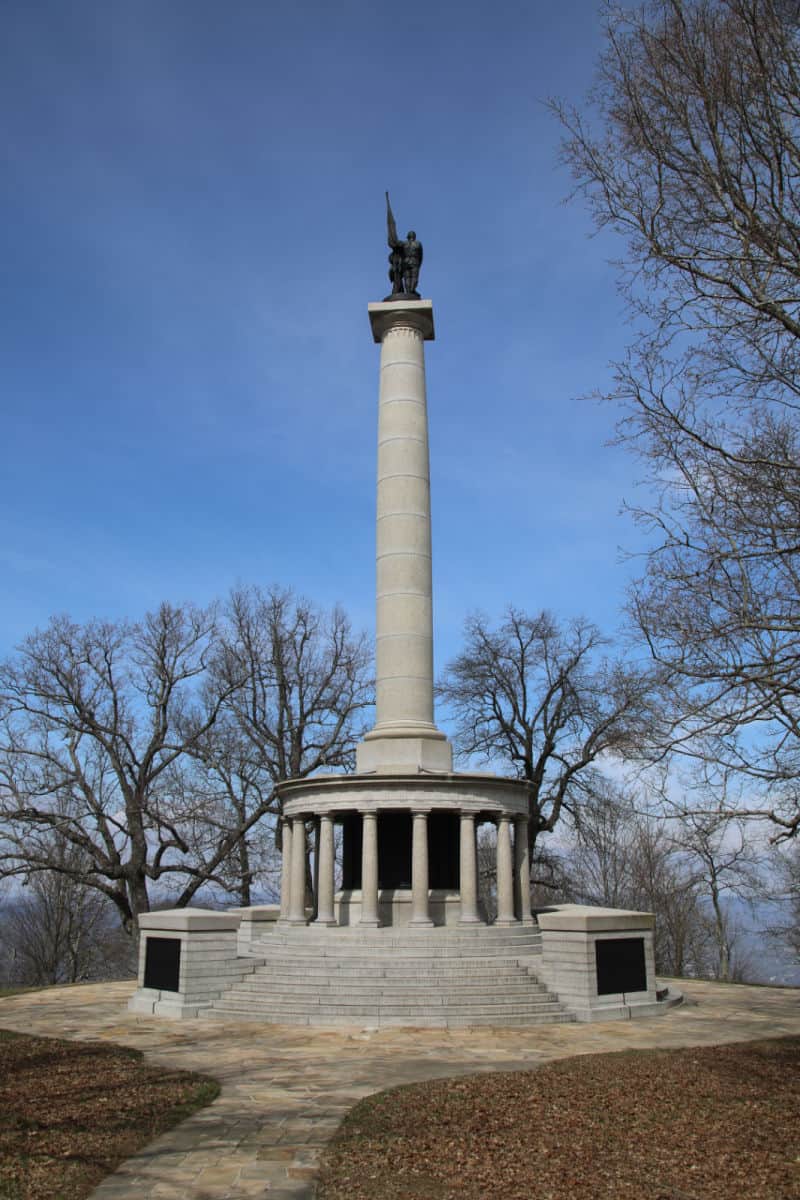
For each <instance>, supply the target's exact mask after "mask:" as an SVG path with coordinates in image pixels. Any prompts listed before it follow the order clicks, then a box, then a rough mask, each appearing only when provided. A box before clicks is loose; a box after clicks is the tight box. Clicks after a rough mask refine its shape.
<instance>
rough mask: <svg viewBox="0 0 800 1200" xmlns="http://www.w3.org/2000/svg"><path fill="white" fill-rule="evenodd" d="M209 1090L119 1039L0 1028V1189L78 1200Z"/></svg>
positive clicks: (6, 1196) (211, 1088) (212, 1085)
mask: <svg viewBox="0 0 800 1200" xmlns="http://www.w3.org/2000/svg"><path fill="white" fill-rule="evenodd" d="M218 1092H219V1087H218V1085H217V1084H216V1082H215V1081H214V1080H211V1079H207V1078H204V1077H203V1076H198V1075H192V1074H189V1073H188V1072H182V1071H169V1070H164V1069H162V1068H158V1067H153V1066H150V1065H147V1064H145V1063H144V1061H143V1059H142V1056H141V1054H140V1053H139V1052H138V1051H135V1050H128V1049H125V1048H124V1047H122V1046H112V1045H107V1044H105V1043H94V1042H88V1043H87V1042H63V1041H58V1040H56V1039H55V1038H33V1037H23V1036H19V1035H17V1034H11V1033H6V1032H3V1031H0V1197H2V1200H52V1198H53V1197H54V1196H58V1197H59V1200H79V1198H80V1197H83V1196H87V1195H88V1194H89V1192H90V1191H91V1190H92V1188H93V1187H94V1186H95V1185H96V1184H97V1183H98V1182H99V1181H100V1179H102V1178H103V1176H104V1175H107V1174H108V1173H109V1172H110V1171H113V1170H114V1168H115V1167H116V1166H117V1165H118V1164H119V1163H120V1162H121V1161H122V1159H124V1158H127V1157H128V1156H129V1155H130V1154H133V1153H134V1151H136V1150H138V1149H139V1147H141V1146H143V1145H145V1144H146V1143H147V1142H149V1141H151V1140H152V1138H154V1137H156V1136H157V1135H158V1134H159V1133H161V1132H163V1130H165V1129H168V1128H169V1127H170V1126H171V1125H174V1124H175V1123H176V1122H177V1121H179V1120H182V1119H183V1117H185V1116H188V1115H189V1114H190V1113H191V1112H194V1111H195V1110H196V1109H197V1108H200V1107H202V1106H203V1105H204V1104H208V1103H210V1101H211V1100H213V1099H214V1097H215V1096H216V1095H217V1094H218Z"/></svg>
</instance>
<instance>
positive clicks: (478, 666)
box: [438, 608, 656, 851]
mask: <svg viewBox="0 0 800 1200" xmlns="http://www.w3.org/2000/svg"><path fill="white" fill-rule="evenodd" d="M606 645H607V642H606V639H604V638H603V637H602V636H601V635H600V633H599V631H598V630H597V629H596V628H595V626H594V625H591V624H589V622H587V621H582V620H576V621H572V622H571V623H569V624H567V625H565V626H563V627H562V626H560V625H559V624H558V623H557V622H556V620H555V619H554V618H553V617H552V616H551V615H550V614H549V613H546V612H543V613H539V614H538V615H536V616H529V615H527V614H526V613H524V612H521V611H519V610H518V609H514V608H509V609H508V611H507V612H506V614H505V616H504V618H503V620H502V621H501V622H500V624H499V625H498V626H497V628H492V627H491V626H490V624H489V622H488V621H487V619H486V618H485V617H483V616H473V617H470V618H469V619H468V621H467V623H466V647H465V649H464V650H463V651H462V653H461V654H460V655H459V656H458V657H457V658H456V659H454V660H453V661H452V662H451V663H449V664H448V666H447V667H446V669H445V671H444V674H443V676H442V679H441V680H440V682H439V685H438V692H439V695H440V696H441V697H442V698H443V699H444V701H445V702H446V704H447V705H448V706H449V708H450V711H451V713H452V716H453V718H454V721H455V724H456V735H455V745H456V749H457V750H458V751H459V752H460V753H461V754H462V755H467V756H475V757H477V758H479V759H480V760H482V761H484V762H486V763H493V764H497V765H499V766H505V767H506V769H509V768H510V770H511V771H513V773H514V774H515V775H516V776H517V777H518V778H520V779H525V780H527V782H528V783H529V784H530V818H531V820H530V844H531V850H532V851H533V850H534V848H535V845H536V839H537V838H538V836H539V835H540V834H541V833H545V832H548V833H549V832H551V831H552V830H553V829H554V828H555V827H556V825H557V823H558V821H559V818H560V817H561V814H562V810H563V809H566V810H567V811H570V812H574V811H575V809H576V807H577V806H578V805H579V804H580V803H581V802H582V800H583V799H584V798H585V796H586V794H587V788H588V786H589V784H590V783H591V782H592V780H593V778H594V776H595V775H596V767H595V764H596V763H597V761H598V759H601V758H602V757H603V756H607V755H626V754H631V755H632V754H634V753H635V752H636V751H637V748H638V747H639V746H640V745H641V744H642V742H643V740H644V735H645V734H648V735H649V734H650V726H651V723H652V721H653V720H655V719H656V708H655V704H654V690H653V683H652V680H651V678H650V677H649V676H648V675H647V674H646V673H643V672H640V671H638V670H636V669H635V668H634V667H631V666H626V665H625V664H623V663H622V662H621V661H612V660H609V659H607V658H605V657H603V655H602V651H603V650H604V648H605V647H606Z"/></svg>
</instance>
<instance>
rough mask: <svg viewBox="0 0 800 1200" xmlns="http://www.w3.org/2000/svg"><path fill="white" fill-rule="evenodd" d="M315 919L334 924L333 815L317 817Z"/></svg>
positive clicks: (317, 923) (322, 922)
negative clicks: (316, 898)
mask: <svg viewBox="0 0 800 1200" xmlns="http://www.w3.org/2000/svg"><path fill="white" fill-rule="evenodd" d="M318 828H319V834H318V840H317V847H318V859H319V861H318V864H317V867H318V880H319V882H318V885H317V897H318V900H317V919H316V921H315V922H314V924H315V925H335V924H336V917H335V915H334V911H333V817H331V816H329V815H327V814H324V815H323V816H321V817H320V819H319V826H318Z"/></svg>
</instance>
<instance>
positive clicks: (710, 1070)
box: [318, 1038, 800, 1200]
mask: <svg viewBox="0 0 800 1200" xmlns="http://www.w3.org/2000/svg"><path fill="white" fill-rule="evenodd" d="M318 1194H319V1197H320V1200H488V1198H490V1197H491V1198H493V1200H494V1198H496V1200H612V1197H613V1200H633V1198H634V1197H635V1198H636V1200H641V1197H643V1196H646V1197H648V1200H738V1198H742V1200H744V1198H745V1197H746V1198H747V1200H792V1198H797V1197H800V1038H783V1039H776V1040H774V1041H759V1042H748V1043H744V1044H739V1045H729V1046H712V1047H705V1048H702V1049H690V1050H665V1051H646V1052H645V1051H642V1052H631V1053H624V1054H601V1055H591V1056H586V1057H581V1058H573V1059H568V1060H565V1061H562V1062H555V1063H551V1064H548V1065H547V1066H545V1067H542V1068H541V1069H539V1070H536V1071H525V1072H514V1073H513V1074H512V1073H502V1074H493V1075H473V1076H469V1077H467V1078H462V1079H450V1080H436V1081H434V1082H432V1083H425V1084H415V1085H412V1086H410V1087H404V1088H398V1089H396V1090H393V1091H389V1092H383V1093H380V1094H379V1095H377V1096H371V1097H369V1098H368V1099H367V1100H364V1101H362V1103H361V1104H359V1105H357V1106H356V1108H354V1109H353V1110H352V1112H351V1113H350V1114H349V1115H348V1117H347V1119H346V1121H345V1123H344V1125H343V1127H342V1129H341V1130H340V1132H339V1134H338V1136H337V1138H336V1139H335V1140H334V1142H333V1143H332V1144H331V1145H330V1147H329V1148H328V1151H327V1154H326V1156H325V1159H324V1162H323V1168H322V1176H321V1184H320V1190H319V1193H318Z"/></svg>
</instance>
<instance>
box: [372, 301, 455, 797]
mask: <svg viewBox="0 0 800 1200" xmlns="http://www.w3.org/2000/svg"><path fill="white" fill-rule="evenodd" d="M369 314H370V320H371V323H372V331H373V337H374V339H375V341H377V342H380V346H381V364H380V392H379V408H378V486H377V524H376V584H377V587H376V614H375V675H376V681H375V709H376V719H375V727H374V728H373V729H372V730H371V731H370V732H369V733H368V734H367V735H366V737H365V738H364V741H363V742H362V743H361V744H360V746H359V747H358V750H357V770H358V771H359V772H372V771H382V772H398V771H399V772H413V773H417V772H418V771H420V770H432V771H451V770H452V764H453V759H452V750H451V747H450V744H449V742H448V741H447V739H446V738H445V736H444V734H443V733H441V732H440V731H439V730H438V729H437V728H436V725H435V723H434V715H433V604H432V583H431V508H430V465H429V457H428V409H427V396H426V389H425V354H424V342H425V341H432V340H433V336H434V333H433V308H432V305H431V303H430V301H429V300H418V301H402V302H387V303H382V304H370V306H369Z"/></svg>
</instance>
